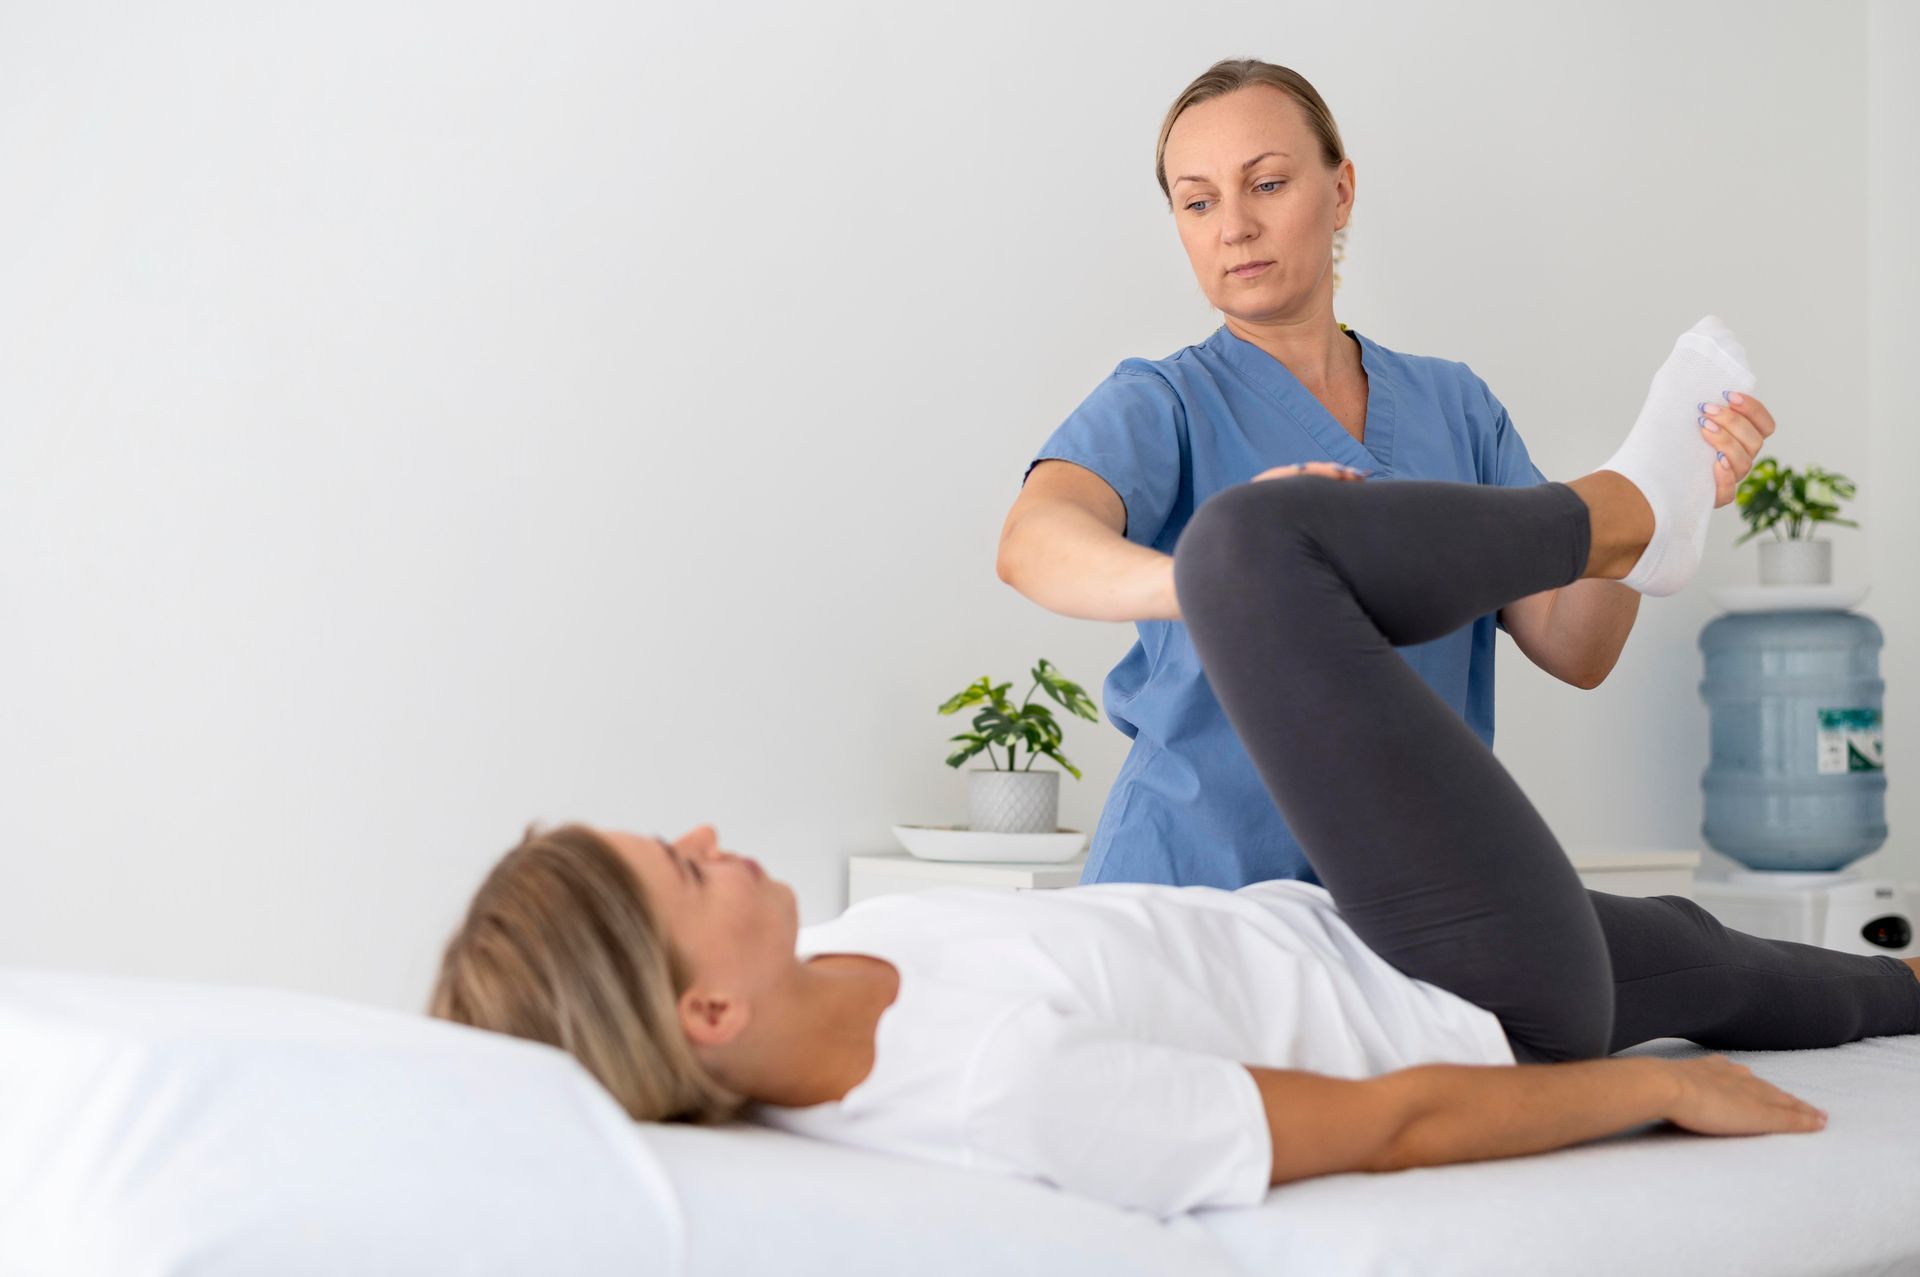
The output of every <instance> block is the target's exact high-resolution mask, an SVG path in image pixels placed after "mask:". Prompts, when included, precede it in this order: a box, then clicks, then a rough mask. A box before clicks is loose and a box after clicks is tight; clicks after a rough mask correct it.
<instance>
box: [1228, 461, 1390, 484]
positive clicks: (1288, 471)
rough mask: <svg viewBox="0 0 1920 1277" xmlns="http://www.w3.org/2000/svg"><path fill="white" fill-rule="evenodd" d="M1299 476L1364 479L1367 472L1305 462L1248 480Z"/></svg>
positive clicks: (1275, 469) (1317, 462) (1328, 464)
mask: <svg viewBox="0 0 1920 1277" xmlns="http://www.w3.org/2000/svg"><path fill="white" fill-rule="evenodd" d="M1297 474H1317V475H1323V476H1325V477H1326V478H1329V479H1356V480H1358V479H1364V478H1366V477H1367V476H1366V472H1365V471H1363V470H1355V469H1354V468H1353V467H1352V466H1343V465H1340V464H1338V463H1337V462H1333V461H1305V462H1300V463H1298V464H1296V465H1291V466H1275V467H1274V468H1273V469H1271V470H1262V471H1261V472H1260V473H1259V474H1256V475H1255V476H1253V478H1252V479H1250V480H1248V482H1249V483H1258V482H1260V481H1261V480H1262V479H1291V478H1292V477H1293V476H1294V475H1297Z"/></svg>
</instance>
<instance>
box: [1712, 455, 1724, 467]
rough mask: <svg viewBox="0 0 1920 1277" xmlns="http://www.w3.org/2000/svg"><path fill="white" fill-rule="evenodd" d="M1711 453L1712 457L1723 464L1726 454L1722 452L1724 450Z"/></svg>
mask: <svg viewBox="0 0 1920 1277" xmlns="http://www.w3.org/2000/svg"><path fill="white" fill-rule="evenodd" d="M1713 455H1714V458H1715V459H1716V460H1718V461H1719V462H1721V464H1723V465H1724V464H1725V463H1726V460H1727V454H1726V453H1724V452H1716V453H1714V454H1713Z"/></svg>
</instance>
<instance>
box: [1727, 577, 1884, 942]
mask: <svg viewBox="0 0 1920 1277" xmlns="http://www.w3.org/2000/svg"><path fill="white" fill-rule="evenodd" d="M1865 594H1866V591H1865V590H1864V589H1859V588H1851V589H1850V588H1848V587H1841V586H1801V587H1791V588H1789V587H1780V586H1758V587H1737V588H1731V589H1723V590H1720V591H1717V592H1716V599H1717V601H1718V602H1719V603H1720V604H1721V606H1722V607H1724V608H1726V609H1727V611H1726V613H1725V614H1724V615H1722V616H1719V617H1717V618H1715V619H1714V620H1713V621H1712V622H1710V623H1709V624H1708V625H1707V627H1706V628H1705V629H1704V630H1702V631H1701V633H1700V650H1701V652H1702V654H1703V656H1704V658H1705V666H1706V675H1705V677H1704V678H1703V679H1702V681H1701V683H1700V695H1701V697H1702V698H1703V699H1704V700H1705V701H1706V703H1707V710H1708V717H1709V722H1710V732H1711V743H1712V750H1711V753H1712V758H1711V762H1710V763H1709V764H1708V766H1707V770H1706V773H1705V774H1704V775H1703V776H1702V777H1701V782H1700V785H1701V790H1702V792H1703V795H1704V797H1705V800H1706V802H1705V806H1706V816H1705V820H1704V821H1703V823H1702V825H1701V834H1702V836H1703V837H1704V838H1705V839H1706V842H1707V845H1708V846H1709V847H1712V848H1713V849H1714V850H1715V851H1718V852H1720V853H1721V854H1722V855H1725V856H1728V857H1731V858H1732V859H1734V860H1736V861H1738V862H1740V864H1742V865H1744V866H1745V868H1744V869H1743V870H1739V871H1735V872H1733V873H1731V874H1728V875H1725V876H1719V877H1715V876H1710V875H1702V876H1701V877H1700V878H1698V879H1697V880H1696V881H1695V884H1694V892H1693V896H1694V899H1695V900H1696V901H1698V902H1699V903H1700V904H1701V905H1702V906H1703V907H1704V908H1706V909H1707V910H1708V912H1710V913H1712V914H1713V915H1714V916H1715V917H1717V918H1719V919H1720V920H1721V921H1722V922H1724V923H1725V924H1726V925H1728V926H1729V927H1732V928H1734V929H1735V930H1737V931H1745V932H1748V933H1750V934H1752V935H1758V936H1768V937H1771V938H1774V939H1780V940H1796V941H1799V942H1800V943H1802V944H1817V945H1822V946H1824V947H1826V948H1829V949H1838V950H1842V951H1844V952H1848V953H1864V954H1882V955H1885V956H1888V957H1895V958H1905V957H1913V956H1916V955H1920V937H1916V935H1915V910H1916V905H1920V884H1915V883H1907V882H1897V881H1894V880H1892V879H1888V878H1873V877H1867V876H1865V875H1862V874H1861V873H1859V872H1858V871H1857V870H1854V869H1850V868H1848V866H1849V865H1851V864H1853V862H1855V861H1856V860H1859V859H1860V858H1862V857H1863V856H1867V855H1870V854H1872V853H1873V852H1875V851H1878V850H1879V849H1880V847H1881V846H1882V845H1883V844H1884V843H1885V842H1886V840H1887V821H1886V792H1887V773H1886V753H1885V737H1884V729H1883V724H1882V720H1881V707H1882V702H1883V699H1884V693H1885V686H1886V685H1885V683H1884V682H1883V681H1882V680H1881V678H1880V671H1879V664H1880V646H1881V635H1880V627H1879V626H1878V625H1876V624H1875V623H1874V622H1873V620H1872V619H1871V618H1870V617H1866V616H1862V615H1861V614H1860V613H1858V612H1854V611H1851V610H1850V609H1851V607H1852V606H1853V605H1854V604H1855V603H1858V602H1859V601H1860V599H1862V598H1864V597H1865Z"/></svg>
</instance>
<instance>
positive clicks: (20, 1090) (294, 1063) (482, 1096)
mask: <svg viewBox="0 0 1920 1277" xmlns="http://www.w3.org/2000/svg"><path fill="white" fill-rule="evenodd" d="M642 1131H643V1128H642V1127H640V1126H638V1125H637V1124H635V1123H633V1122H631V1121H630V1120H628V1118H627V1116H626V1114H625V1113H624V1112H623V1111H622V1110H621V1109H620V1107H619V1106H618V1105H617V1104H616V1103H615V1102H614V1100H613V1097H612V1096H610V1095H608V1094H607V1093H606V1091H605V1090H603V1089H602V1088H601V1087H600V1085H599V1084H598V1083H596V1082H595V1081H594V1080H593V1078H592V1076H591V1075H589V1074H588V1073H587V1071H586V1070H585V1069H584V1068H582V1067H581V1066H580V1064H579V1063H578V1062H577V1061H575V1060H574V1059H573V1058H572V1057H571V1056H569V1055H567V1054H565V1053H564V1052H562V1051H559V1050H556V1049H554V1048H552V1047H546V1046H541V1045H539V1044H537V1043H532V1042H525V1041H521V1040H519V1039H516V1038H511V1037H507V1036H505V1035H503V1034H496V1033H487V1032H483V1031H481V1030H478V1029H471V1028H467V1027H465V1026H462V1025H455V1024H448V1023H445V1022H443V1021H438V1020H433V1019H430V1018H428V1017H427V1016H425V1015H410V1014H405V1013H402V1012H396V1011H387V1010H382V1009H379V1008H375V1007H368V1006H360V1005H355V1004H352V1003H348V1002H341V1001H336V1000H333V999H329V998H321V997H316V996H313V995H310V994H302V993H293V992H288V991H282V990H270V989H247V988H221V987H215V986H210V985H190V984H168V983H161V982H158V981H146V980H132V979H121V978H110V977H101V976H86V975H76V974H70V973H64V972H33V971H22V970H18V969H7V968H0V1273H5V1274H14V1273H34V1274H38V1273H62V1274H74V1275H75V1277H90V1275H92V1274H102V1275H104V1274H114V1275H115V1277H146V1275H149V1274H151V1275H154V1277H159V1275H161V1274H165V1275H167V1277H173V1275H175V1274H193V1275H194V1277H228V1275H231V1277H258V1275H259V1274H264V1273H272V1274H276V1277H299V1275H301V1274H308V1273H311V1274H316V1275H318V1274H326V1275H327V1277H335V1275H337V1274H341V1273H354V1274H378V1273H394V1274H400V1273H406V1274H432V1273H455V1272H457V1273H462V1274H472V1275H481V1274H495V1273H498V1274H528V1273H541V1274H548V1273H552V1274H563V1273H620V1274H623V1275H631V1274H638V1273H665V1274H678V1273H680V1272H682V1271H683V1270H684V1265H685V1222H684V1217H683V1216H682V1214H681V1211H680V1208H679V1204H678V1202H677V1200H676V1198H675V1195H674V1191H673V1188H672V1186H671V1184H670V1183H669V1181H668V1178H667V1175H666V1172H665V1171H664V1169H663V1168H662V1166H661V1164H660V1162H659V1161H658V1160H657V1158H656V1157H655V1156H654V1154H653V1152H652V1151H651V1150H650V1149H649V1148H648V1147H647V1145H646V1142H645V1138H644V1136H643V1134H642Z"/></svg>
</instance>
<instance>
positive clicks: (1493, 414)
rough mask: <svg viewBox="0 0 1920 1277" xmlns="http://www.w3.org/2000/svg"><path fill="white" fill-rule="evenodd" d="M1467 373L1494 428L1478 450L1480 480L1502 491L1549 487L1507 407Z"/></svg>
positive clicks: (1465, 366)
mask: <svg viewBox="0 0 1920 1277" xmlns="http://www.w3.org/2000/svg"><path fill="white" fill-rule="evenodd" d="M1460 366H1461V368H1463V369H1465V371H1466V374H1467V376H1468V378H1469V379H1471V381H1472V382H1473V385H1474V387H1475V389H1476V390H1477V391H1478V393H1479V396H1480V398H1481V399H1483V400H1485V401H1486V412H1487V417H1488V419H1489V421H1490V422H1491V424H1490V425H1489V426H1488V428H1487V429H1488V433H1489V434H1490V435H1491V436H1492V437H1491V438H1490V439H1488V440H1487V441H1486V443H1485V444H1484V445H1483V446H1482V447H1481V448H1480V449H1478V454H1479V459H1480V466H1479V468H1480V474H1479V480H1480V482H1481V483H1487V484H1493V485H1495V486H1496V487H1502V488H1530V487H1532V486H1533V485H1534V484H1537V483H1545V482H1546V481H1547V476H1546V475H1544V474H1542V473H1541V472H1540V467H1539V466H1536V465H1534V464H1533V458H1532V457H1531V456H1529V455H1528V454H1527V445H1526V444H1525V442H1523V441H1522V440H1521V438H1520V432H1519V431H1518V430H1515V429H1514V428H1513V418H1512V417H1510V416H1508V415H1507V406H1506V405H1505V404H1503V403H1501V402H1500V400H1499V399H1498V398H1497V397H1495V395H1494V393H1493V390H1492V388H1491V387H1489V386H1488V385H1487V383H1486V382H1485V381H1484V380H1482V379H1481V378H1480V376H1479V375H1478V374H1477V373H1475V372H1474V371H1473V369H1471V368H1468V367H1467V365H1465V364H1462V365H1460Z"/></svg>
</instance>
